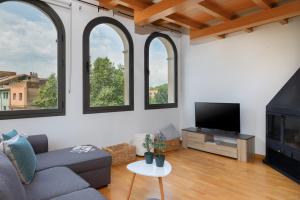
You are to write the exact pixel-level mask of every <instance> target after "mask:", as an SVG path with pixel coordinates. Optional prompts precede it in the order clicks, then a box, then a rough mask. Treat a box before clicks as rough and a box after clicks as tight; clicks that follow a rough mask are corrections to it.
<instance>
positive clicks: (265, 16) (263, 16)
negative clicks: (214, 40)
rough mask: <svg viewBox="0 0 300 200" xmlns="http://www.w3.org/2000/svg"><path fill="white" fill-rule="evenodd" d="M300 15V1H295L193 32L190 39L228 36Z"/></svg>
mask: <svg viewBox="0 0 300 200" xmlns="http://www.w3.org/2000/svg"><path fill="white" fill-rule="evenodd" d="M299 15H300V1H299V0H297V1H294V2H291V3H288V4H284V5H282V6H279V7H276V8H272V9H268V10H264V11H262V12H259V13H256V14H253V15H250V16H245V17H241V18H238V19H235V20H231V21H228V22H225V23H222V24H218V25H215V26H211V27H208V28H204V29H198V30H191V32H190V38H191V39H196V38H201V37H202V38H203V37H210V36H216V35H222V34H228V33H232V32H235V31H240V30H244V29H246V28H252V27H256V26H260V25H263V24H267V23H271V22H276V21H280V20H283V19H287V18H291V17H295V16H299Z"/></svg>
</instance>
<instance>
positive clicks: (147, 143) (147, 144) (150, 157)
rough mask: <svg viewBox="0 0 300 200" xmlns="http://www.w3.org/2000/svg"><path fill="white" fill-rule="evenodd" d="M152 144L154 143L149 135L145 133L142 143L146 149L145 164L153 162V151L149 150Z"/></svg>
mask: <svg viewBox="0 0 300 200" xmlns="http://www.w3.org/2000/svg"><path fill="white" fill-rule="evenodd" d="M153 145H154V143H153V140H152V138H151V135H150V134H147V135H146V137H145V141H144V143H143V147H144V148H145V149H146V150H147V152H145V153H144V156H145V160H146V163H147V164H152V163H153V153H152V152H151V150H152V149H153Z"/></svg>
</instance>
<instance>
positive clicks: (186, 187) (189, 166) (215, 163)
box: [100, 149, 300, 200]
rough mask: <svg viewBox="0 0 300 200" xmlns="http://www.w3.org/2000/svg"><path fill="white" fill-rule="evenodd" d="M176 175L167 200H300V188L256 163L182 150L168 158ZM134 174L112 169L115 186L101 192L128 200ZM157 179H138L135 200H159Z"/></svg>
mask: <svg viewBox="0 0 300 200" xmlns="http://www.w3.org/2000/svg"><path fill="white" fill-rule="evenodd" d="M167 160H168V161H169V162H170V163H171V164H172V166H173V171H172V172H171V174H170V175H169V176H167V177H166V178H164V179H163V183H164V190H165V198H166V200H220V199H221V200H222V199H224V200H225V199H226V200H244V199H245V200H246V199H247V200H249V199H250V200H260V199H268V200H275V199H280V200H300V185H298V184H296V183H295V182H293V181H291V180H290V179H288V178H287V177H285V176H283V175H281V174H280V173H278V172H277V171H275V170H273V169H272V168H270V167H268V166H267V165H265V164H263V163H262V160H256V161H255V162H253V163H243V162H238V161H236V160H234V159H230V158H225V157H222V156H217V155H213V154H209V153H204V152H200V151H196V150H191V149H182V150H179V151H177V152H174V153H170V154H168V155H167ZM131 178H132V174H131V173H130V172H128V171H127V169H126V165H122V166H117V167H113V168H112V183H111V185H109V186H108V187H106V188H103V189H101V190H100V191H101V193H102V194H103V195H104V196H106V197H107V199H108V200H126V197H127V194H128V191H129V187H130V180H131ZM159 197H160V193H159V185H158V180H157V179H156V178H150V177H143V176H138V175H137V176H136V179H135V183H134V186H133V191H132V196H131V199H132V200H145V199H149V198H157V199H158V198H159Z"/></svg>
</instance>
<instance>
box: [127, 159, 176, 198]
mask: <svg viewBox="0 0 300 200" xmlns="http://www.w3.org/2000/svg"><path fill="white" fill-rule="evenodd" d="M127 169H128V170H129V171H131V172H132V173H133V177H132V180H131V185H130V190H129V194H128V198H127V200H129V199H130V195H131V191H132V187H133V183H134V179H135V176H136V175H137V174H138V175H142V176H150V177H157V178H158V182H159V188H160V196H161V200H164V199H165V196H164V189H163V182H162V177H165V176H167V175H169V174H170V173H171V171H172V166H171V164H170V163H169V162H168V161H165V164H164V166H163V167H156V164H155V160H154V161H153V164H146V162H145V160H141V161H137V162H134V163H130V164H129V165H127Z"/></svg>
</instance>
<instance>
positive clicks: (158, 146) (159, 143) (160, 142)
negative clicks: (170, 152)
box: [154, 134, 167, 156]
mask: <svg viewBox="0 0 300 200" xmlns="http://www.w3.org/2000/svg"><path fill="white" fill-rule="evenodd" d="M166 147H167V145H166V139H165V138H164V136H163V135H162V134H158V135H157V136H156V138H155V140H154V148H155V150H156V154H157V155H159V156H160V155H163V154H164V152H165V150H166Z"/></svg>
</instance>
